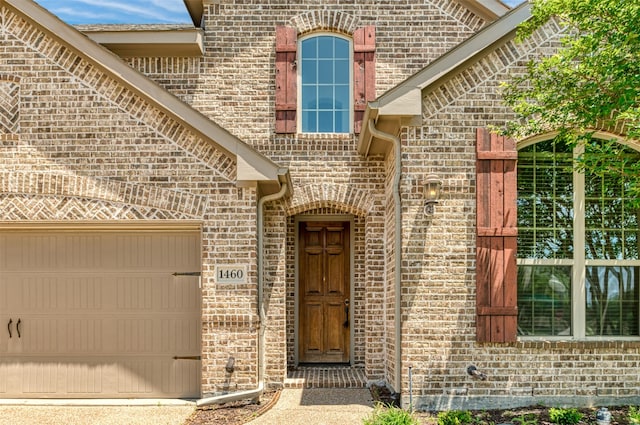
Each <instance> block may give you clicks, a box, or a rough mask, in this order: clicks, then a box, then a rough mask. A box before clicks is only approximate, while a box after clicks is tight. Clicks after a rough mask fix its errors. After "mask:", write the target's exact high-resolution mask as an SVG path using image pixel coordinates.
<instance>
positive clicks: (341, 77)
mask: <svg viewBox="0 0 640 425" xmlns="http://www.w3.org/2000/svg"><path fill="white" fill-rule="evenodd" d="M350 69H351V62H349V61H348V60H336V71H335V82H336V84H349V70H350Z"/></svg>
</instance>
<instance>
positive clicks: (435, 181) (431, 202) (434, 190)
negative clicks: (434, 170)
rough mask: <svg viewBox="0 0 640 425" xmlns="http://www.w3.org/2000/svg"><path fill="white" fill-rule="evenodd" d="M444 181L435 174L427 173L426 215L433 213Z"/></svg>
mask: <svg viewBox="0 0 640 425" xmlns="http://www.w3.org/2000/svg"><path fill="white" fill-rule="evenodd" d="M441 187H442V182H441V181H440V179H439V178H438V176H436V175H435V174H427V176H426V177H425V179H424V201H425V202H424V213H425V215H433V213H434V212H435V205H436V204H437V203H438V199H440V188H441Z"/></svg>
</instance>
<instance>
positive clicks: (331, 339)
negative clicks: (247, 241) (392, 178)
mask: <svg viewBox="0 0 640 425" xmlns="http://www.w3.org/2000/svg"><path fill="white" fill-rule="evenodd" d="M299 236H300V242H299V257H298V258H299V259H298V261H299V277H300V292H299V293H300V300H299V301H300V316H299V320H300V323H299V327H298V329H299V336H298V338H299V358H300V362H301V363H345V362H348V361H349V327H350V324H349V301H350V300H349V293H350V292H349V276H350V264H349V259H350V252H349V223H348V222H302V223H300V228H299Z"/></svg>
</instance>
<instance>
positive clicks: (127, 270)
mask: <svg viewBox="0 0 640 425" xmlns="http://www.w3.org/2000/svg"><path fill="white" fill-rule="evenodd" d="M199 241H200V236H199V233H198V232H196V231H194V232H174V231H163V232H160V231H139V232H132V231H126V232H125V231H122V232H114V231H56V232H50V231H37V232H34V231H31V232H27V231H3V232H0V398H11V397H51V398H54V397H60V398H91V397H96V398H112V397H116V398H117V397H184V398H193V397H199V395H200V361H199V358H200V357H199V356H200V332H201V325H200V323H201V320H200V289H199V278H198V276H197V275H195V274H196V272H197V271H199V270H200V242H199ZM174 274H176V275H174Z"/></svg>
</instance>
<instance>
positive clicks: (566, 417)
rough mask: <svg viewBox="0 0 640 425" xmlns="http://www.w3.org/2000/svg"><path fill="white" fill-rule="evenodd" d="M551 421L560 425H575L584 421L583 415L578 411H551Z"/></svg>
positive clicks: (553, 408) (555, 409) (553, 409)
mask: <svg viewBox="0 0 640 425" xmlns="http://www.w3.org/2000/svg"><path fill="white" fill-rule="evenodd" d="M549 419H550V420H551V422H553V423H554V424H558V425H575V424H577V423H578V422H580V420H581V419H582V413H580V412H578V410H577V409H573V408H571V409H557V408H555V407H552V408H551V409H549Z"/></svg>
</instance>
